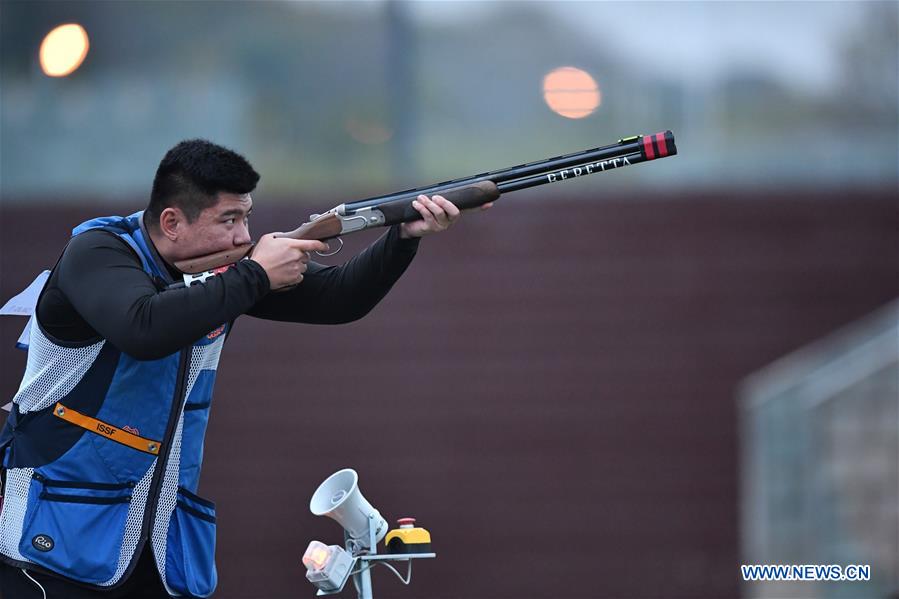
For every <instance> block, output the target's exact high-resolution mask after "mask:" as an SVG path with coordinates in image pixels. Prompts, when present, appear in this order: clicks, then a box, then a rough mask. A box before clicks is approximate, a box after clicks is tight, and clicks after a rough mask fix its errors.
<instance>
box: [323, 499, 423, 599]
mask: <svg viewBox="0 0 899 599" xmlns="http://www.w3.org/2000/svg"><path fill="white" fill-rule="evenodd" d="M375 526H377V521H376V520H375V517H374V516H373V515H369V517H368V546H369V549H368V550H367V551H366V550H364V549H363V550H359V549H358V546H357V545H358V544H357V543H356V541H355V540H353V539H351V538H350V537H349V535H348V534H346V532H344V533H343V541H344V545H345V546H346V550H347V551H349V552H350V553H351V554H352V555H353V562H352V563H351V564H350V573H351V574H350V576H347V577H346V579H345V580H344V581H343V584H342V585H340V588H339V589H335V590H333V591H321V590H320V591H318V592H317V593H316V596H318V597H321V596H324V595H336V594H337V593H339V592H341V591H343V588H344V587H345V586H346V583H347V580H349V579H350V578H352V579H353V584H354V585H355V586H356V595H357V597H358V598H359V599H372V588H371V569H372V568H373V567H374V566H375V564H376V563H378V562H383V561H397V562H408V561H409V560H413V559H427V558H432V557H437V554H436V553H404V554H396V555H394V554H392V553H385V554H383V555H378V543H377V541H376V540H375ZM354 551H355V552H354ZM356 566H359V571H358V572H353V570H354V569H355V568H356Z"/></svg>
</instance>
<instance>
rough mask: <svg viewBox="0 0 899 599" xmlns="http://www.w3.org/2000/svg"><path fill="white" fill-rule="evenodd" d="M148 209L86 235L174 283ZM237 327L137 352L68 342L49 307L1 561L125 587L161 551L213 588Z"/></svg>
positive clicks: (35, 337)
mask: <svg viewBox="0 0 899 599" xmlns="http://www.w3.org/2000/svg"><path fill="white" fill-rule="evenodd" d="M142 216H143V212H137V213H135V214H132V215H131V216H128V217H120V216H113V217H105V218H98V219H94V220H90V221H87V222H85V223H83V224H81V225H79V226H78V227H76V228H75V229H74V230H73V231H72V235H73V237H74V236H75V235H78V234H80V233H83V232H85V231H89V230H93V229H102V230H105V231H110V232H112V233H114V234H115V235H117V236H118V237H119V238H120V239H122V240H123V241H125V242H126V243H127V244H128V245H129V246H130V247H131V248H132V249H133V250H134V251H135V253H136V254H137V256H138V257H139V258H140V261H141V265H142V266H143V269H144V271H145V272H146V273H147V274H148V275H149V276H150V277H151V278H153V280H154V282H155V283H156V284H157V286H158V287H159V288H160V290H161V289H162V288H163V287H164V286H165V284H167V283H169V282H171V277H170V275H169V273H168V271H167V270H166V268H165V266H164V264H163V262H162V259H161V258H160V257H159V256H158V254H157V253H156V250H155V248H153V246H152V244H151V243H150V241H149V236H148V235H147V233H146V230H145V229H144V228H143V226H142ZM115 292H116V290H115V289H110V290H109V293H115ZM228 326H229V325H228V324H225V325H222V326H221V327H219V328H217V329H215V330H213V331H211V332H210V333H209V334H208V335H206V336H205V337H203V338H202V339H200V340H199V341H197V342H196V343H194V344H193V345H192V346H190V347H186V348H184V349H182V350H181V351H179V352H177V353H174V354H171V355H169V356H166V357H164V358H161V359H158V360H137V359H135V358H133V357H131V356H129V355H127V354H125V353H122V352H121V351H119V350H118V349H116V348H115V347H113V346H112V345H111V344H110V343H108V342H107V341H106V340H105V339H103V338H97V339H94V340H90V341H87V342H84V343H69V342H65V341H61V340H58V339H54V338H53V337H52V336H51V335H50V334H49V333H47V332H46V331H45V330H43V328H42V327H41V326H40V323H39V322H38V319H37V314H36V311H35V314H34V317H33V319H32V326H31V332H30V338H29V346H28V360H27V364H26V367H25V375H24V377H23V379H22V383H21V385H20V387H19V391H18V392H17V393H16V395H15V397H14V399H13V407H12V411H11V412H10V415H9V418H8V420H7V422H6V426H5V427H4V428H3V430H2V432H0V457H2V463H3V467H4V468H5V469H6V487H5V489H4V493H3V495H4V498H3V507H2V512H0V559H2V560H3V561H5V562H7V563H10V564H12V565H14V566H16V567H20V568H30V569H34V570H37V571H41V570H42V569H45V570H50V571H52V572H55V573H57V574H60V575H62V576H65V577H67V578H70V579H72V580H76V581H79V582H82V583H88V584H91V585H96V586H98V587H104V588H112V587H115V586H117V585H118V584H120V583H122V582H124V581H125V579H126V578H127V577H128V576H129V575H130V573H131V571H132V570H133V568H134V566H135V565H136V563H137V559H136V557H137V556H138V555H139V552H140V551H147V550H149V549H150V547H152V550H153V554H154V557H155V559H156V566H157V568H158V569H159V574H160V577H161V578H162V581H163V583H164V584H165V586H166V589H167V590H168V591H169V592H170V593H171V594H173V595H183V596H193V597H206V596H208V595H210V594H211V593H212V592H213V590H214V589H215V585H216V581H217V574H216V569H215V558H214V553H215V505H214V504H213V503H212V502H210V501H207V500H205V499H202V498H200V497H198V496H197V495H195V492H196V489H197V484H198V482H199V476H200V466H201V463H202V461H203V438H204V436H205V434H206V424H207V422H208V417H209V407H210V402H211V400H212V387H213V383H214V381H215V374H216V368H217V365H218V360H219V354H220V352H221V349H222V344H223V343H224V340H225V337H226V335H227V331H228ZM148 544H149V546H148Z"/></svg>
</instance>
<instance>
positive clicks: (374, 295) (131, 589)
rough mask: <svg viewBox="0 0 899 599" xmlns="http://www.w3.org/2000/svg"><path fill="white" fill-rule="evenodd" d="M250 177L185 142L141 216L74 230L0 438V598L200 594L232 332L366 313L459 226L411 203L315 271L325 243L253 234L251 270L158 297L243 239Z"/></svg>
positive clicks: (432, 204) (217, 151) (208, 574)
mask: <svg viewBox="0 0 899 599" xmlns="http://www.w3.org/2000/svg"><path fill="white" fill-rule="evenodd" d="M258 180H259V175H258V174H257V173H256V172H255V171H254V170H253V168H252V167H251V166H250V164H249V163H248V162H247V161H246V160H245V159H244V158H243V157H242V156H240V155H238V154H236V153H234V152H232V151H230V150H228V149H226V148H223V147H221V146H217V145H215V144H212V143H210V142H207V141H204V140H190V141H185V142H182V143H180V144H178V145H177V146H175V147H174V148H172V149H171V150H170V151H169V152H168V153H167V154H166V156H165V157H164V158H163V160H162V162H161V163H160V165H159V169H158V170H157V172H156V177H155V179H154V181H153V190H152V194H151V197H150V203H149V205H148V206H147V208H146V210H145V211H143V212H138V213H136V214H133V215H131V216H129V217H107V218H99V219H94V220H90V221H87V222H85V223H83V224H81V225H79V226H78V227H76V228H75V229H74V231H73V237H72V239H71V241H70V242H69V244H68V246H67V247H66V249H65V251H64V252H63V254H62V256H61V258H60V259H59V261H58V263H57V264H56V266H55V267H54V269H53V270H52V272H51V274H50V277H49V280H48V281H47V283H46V285H45V287H44V289H43V291H42V292H41V295H40V297H39V298H38V301H37V306H36V310H35V313H34V320H33V321H32V326H31V333H30V346H29V352H28V361H27V365H26V371H25V376H24V378H23V380H22V384H21V386H20V389H19V391H18V393H17V394H16V396H15V398H14V400H13V404H14V405H13V408H12V411H11V413H10V416H9V418H8V420H7V423H6V426H5V427H4V428H3V431H2V433H0V457H2V460H3V461H2V464H3V467H4V479H5V480H4V483H5V484H4V495H5V497H4V505H3V509H2V512H0V590H2V594H3V596H4V597H8V598H12V597H15V598H19V597H22V598H25V597H36V598H41V597H45V596H46V597H65V598H66V599H69V598H77V597H106V598H113V597H137V596H140V597H168V596H169V595H174V596H193V597H206V596H208V595H210V594H211V593H212V592H213V590H214V589H215V585H216V578H217V577H216V571H215V564H214V556H213V554H214V546H215V507H214V504H213V503H212V502H210V501H208V500H206V499H203V498H200V497H198V496H197V495H196V490H197V486H198V482H199V474H200V466H201V462H202V454H203V437H204V435H205V432H206V424H207V421H208V414H209V408H210V402H211V400H212V387H213V383H214V380H215V373H216V367H217V364H218V358H219V353H220V351H221V348H222V345H223V343H224V340H225V338H226V337H227V335H228V333H229V330H230V328H231V326H232V324H233V322H234V320H235V319H236V318H237V317H238V316H240V315H241V314H249V315H251V316H256V317H259V318H266V319H270V320H281V321H290V322H305V323H319V324H336V323H345V322H350V321H352V320H356V319H358V318H361V317H362V316H364V315H365V314H367V313H368V312H369V311H370V310H371V309H372V308H373V307H374V306H375V305H376V304H377V303H378V302H379V301H380V300H381V299H382V298H383V297H384V296H385V295H386V294H387V292H388V291H389V290H390V288H391V286H392V285H393V284H394V283H395V282H396V281H397V279H399V277H400V276H401V275H402V274H403V272H404V271H405V269H406V268H407V267H408V265H409V263H410V262H411V261H412V258H413V257H414V256H415V253H416V249H417V247H418V242H419V239H420V238H421V237H422V236H424V235H427V234H430V233H434V232H438V231H442V230H445V229H446V228H448V227H449V226H450V225H452V224H453V223H454V222H456V221H457V220H458V218H459V210H458V209H457V208H456V207H455V206H454V205H453V204H452V203H450V202H448V201H447V200H445V199H444V198H442V197H440V196H434V197H433V198H428V197H425V196H419V198H418V201H416V202H414V203H413V205H414V206H415V208H416V209H417V210H418V212H419V213H421V215H422V220H420V221H415V222H411V223H405V224H402V225H397V226H394V227H391V228H390V229H389V230H388V232H387V233H386V234H385V235H383V236H382V237H381V238H380V239H379V240H378V241H377V242H375V243H374V244H373V245H372V246H371V247H369V248H368V249H366V250H365V251H364V252H362V253H361V254H359V255H357V256H355V257H354V258H353V259H352V260H350V261H349V262H348V263H347V264H345V265H343V266H340V267H325V266H323V265H320V264H316V263H314V262H311V261H310V259H309V256H310V252H313V251H324V250H326V249H327V245H326V244H325V243H322V242H320V241H298V240H292V239H284V238H275V237H273V236H272V235H265V236H263V237H262V238H261V239H260V241H259V242H258V243H257V244H256V246H255V248H254V250H253V253H252V255H251V257H250V258H249V259H248V260H242V261H240V262H238V263H237V264H236V265H234V266H233V267H231V268H230V269H228V270H226V271H225V272H223V273H221V274H220V275H218V276H216V277H213V278H211V279H208V280H207V281H206V282H205V283H203V284H202V285H194V286H191V287H186V288H180V289H173V288H169V286H170V285H171V284H172V283H173V282H175V281H178V279H179V277H180V273H179V272H178V271H177V269H176V268H175V267H174V266H173V265H174V264H175V263H176V262H178V261H180V260H184V259H187V258H194V257H197V256H202V255H206V254H211V253H214V252H218V251H221V250H227V249H231V248H234V247H236V246H240V245H243V244H246V243H248V242H249V241H250V232H249V224H248V219H249V215H250V212H251V211H252V209H253V200H252V197H251V195H250V193H251V192H252V191H253V189H255V187H256V183H257V182H258ZM278 290H280V291H278ZM275 291H278V292H275Z"/></svg>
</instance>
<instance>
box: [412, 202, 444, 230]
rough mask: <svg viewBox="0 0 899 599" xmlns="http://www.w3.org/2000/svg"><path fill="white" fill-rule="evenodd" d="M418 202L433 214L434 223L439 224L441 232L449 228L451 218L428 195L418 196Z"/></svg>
mask: <svg viewBox="0 0 899 599" xmlns="http://www.w3.org/2000/svg"><path fill="white" fill-rule="evenodd" d="M418 201H419V203H420V204H422V205H423V206H424V207H425V208H427V210H428V211H429V212H430V213H431V215H432V216H433V218H434V221H435V222H436V223H437V225H438V227H439V230H442V229H445V228H446V227H448V226H449V217H448V216H447V214H446V212H445V211H444V210H443V208H442V207H441V206H440V205H439V204H437V203H436V202H434V201H433V200H432V199H431V198H429V197H428V196H426V195H420V196H418Z"/></svg>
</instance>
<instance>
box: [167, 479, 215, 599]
mask: <svg viewBox="0 0 899 599" xmlns="http://www.w3.org/2000/svg"><path fill="white" fill-rule="evenodd" d="M165 578H166V583H167V584H168V586H169V587H170V588H171V589H172V590H175V591H177V592H179V593H183V594H189V595H193V596H196V597H206V596H207V595H210V594H211V593H212V591H214V590H215V585H216V583H217V582H218V573H217V572H216V569H215V504H214V503H212V502H211V501H207V500H205V499H202V498H201V497H197V496H196V495H194V494H193V493H191V492H189V491H187V490H186V489H184V488H181V487H179V488H178V499H177V503H176V504H175V511H174V512H173V513H172V518H171V520H170V521H169V530H168V539H167V542H166V554H165Z"/></svg>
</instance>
